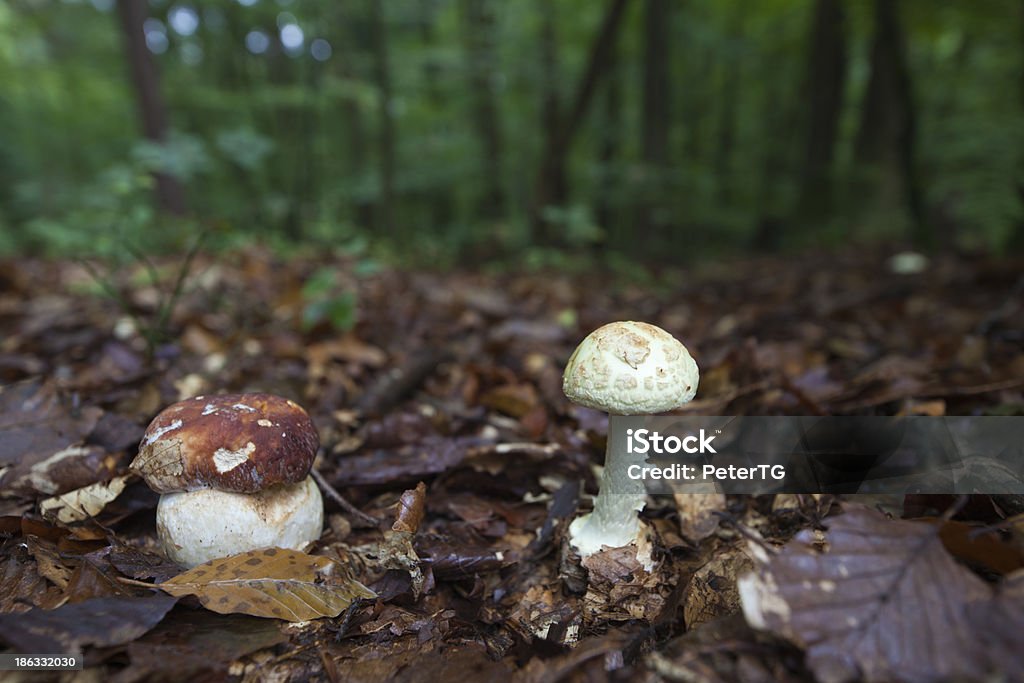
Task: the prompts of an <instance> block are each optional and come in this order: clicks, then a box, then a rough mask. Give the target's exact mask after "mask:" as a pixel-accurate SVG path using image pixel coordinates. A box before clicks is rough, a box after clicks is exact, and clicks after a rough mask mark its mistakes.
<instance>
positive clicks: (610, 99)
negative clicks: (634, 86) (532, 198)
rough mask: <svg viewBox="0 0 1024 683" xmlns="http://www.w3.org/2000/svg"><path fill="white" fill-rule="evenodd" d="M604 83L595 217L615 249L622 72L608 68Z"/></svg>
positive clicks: (618, 237)
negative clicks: (599, 172) (598, 185)
mask: <svg viewBox="0 0 1024 683" xmlns="http://www.w3.org/2000/svg"><path fill="white" fill-rule="evenodd" d="M613 61H614V60H613ZM607 81H608V82H607V84H606V86H605V92H604V102H603V104H604V107H603V109H604V112H603V121H602V122H601V141H600V149H599V151H598V155H599V159H600V164H601V183H600V188H601V190H600V192H599V194H598V197H597V209H596V212H595V214H596V218H597V224H598V225H599V226H601V229H602V230H604V232H605V234H606V235H608V244H609V245H610V246H612V247H613V248H618V247H621V246H622V244H623V243H624V240H623V237H624V236H623V235H621V234H620V230H621V227H622V226H621V219H620V212H619V211H618V209H619V208H620V207H621V203H620V201H619V197H620V196H621V191H620V189H619V184H620V180H619V179H620V177H621V174H619V173H618V172H617V170H616V164H617V162H618V159H619V154H620V150H621V149H622V129H623V117H622V105H623V100H622V69H621V68H619V67H618V66H614V67H612V69H611V71H610V72H609V74H608V78H607ZM629 232H632V231H629Z"/></svg>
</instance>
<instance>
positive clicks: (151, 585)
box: [116, 576, 160, 589]
mask: <svg viewBox="0 0 1024 683" xmlns="http://www.w3.org/2000/svg"><path fill="white" fill-rule="evenodd" d="M116 578H117V580H118V581H119V582H121V583H126V584H128V585H129V586H139V587H140V588H151V589H159V588H160V584H159V583H146V582H145V581H136V580H135V579H129V578H128V577H126V576H118V577H116Z"/></svg>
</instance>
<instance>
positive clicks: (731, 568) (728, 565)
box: [683, 546, 752, 629]
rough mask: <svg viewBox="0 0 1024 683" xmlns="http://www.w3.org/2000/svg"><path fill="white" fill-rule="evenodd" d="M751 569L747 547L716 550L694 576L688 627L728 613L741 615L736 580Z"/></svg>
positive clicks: (689, 588) (688, 595)
mask: <svg viewBox="0 0 1024 683" xmlns="http://www.w3.org/2000/svg"><path fill="white" fill-rule="evenodd" d="M751 568H752V563H751V561H750V558H749V557H747V554H746V553H745V552H744V550H743V548H740V547H735V546H733V547H728V548H723V549H722V550H721V551H718V552H716V553H715V554H714V555H713V556H712V558H711V560H710V561H708V563H707V564H705V565H703V566H702V567H701V568H700V569H698V570H697V571H696V572H695V573H694V575H693V576H692V577H690V584H689V585H688V586H687V589H686V602H685V607H684V609H683V614H684V616H685V619H686V628H687V629H693V628H696V627H697V626H699V625H700V624H703V623H705V622H708V621H711V620H713V619H717V618H719V617H721V616H724V615H726V614H738V613H739V611H740V596H739V591H738V590H737V588H736V579H737V577H739V576H741V575H742V574H744V573H746V572H747V571H749V570H750V569H751Z"/></svg>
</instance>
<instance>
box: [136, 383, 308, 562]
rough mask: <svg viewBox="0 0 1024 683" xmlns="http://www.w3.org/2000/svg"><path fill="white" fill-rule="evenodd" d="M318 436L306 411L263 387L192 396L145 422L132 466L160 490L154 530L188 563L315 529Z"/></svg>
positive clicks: (302, 542) (283, 543) (300, 537)
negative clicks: (259, 390)
mask: <svg viewBox="0 0 1024 683" xmlns="http://www.w3.org/2000/svg"><path fill="white" fill-rule="evenodd" d="M319 446H320V437H319V435H318V434H317V431H316V428H315V427H314V426H313V421H312V420H310V418H309V415H308V414H307V413H306V411H305V410H303V409H302V408H301V407H300V406H299V405H298V404H296V403H294V402H293V401H289V400H287V399H284V398H281V397H279V396H273V395H271V394H259V393H256V394H229V395H222V396H206V397H204V396H196V397H194V398H190V399H187V400H184V401H181V402H179V403H175V404H173V405H171V406H169V407H168V408H166V409H165V410H164V411H162V412H161V413H160V414H159V415H157V416H156V418H154V419H153V422H152V423H150V425H149V428H148V429H147V430H146V433H145V435H144V436H143V438H142V443H141V444H140V445H139V454H138V456H136V458H135V460H133V461H132V464H131V466H130V467H131V469H132V470H133V471H135V472H136V473H137V474H139V475H140V476H142V478H143V479H145V480H146V483H147V484H148V485H149V487H150V488H151V489H153V490H154V491H157V492H158V493H160V494H161V496H160V502H159V504H158V505H157V513H156V528H157V536H158V538H159V540H160V543H161V545H162V546H163V549H164V552H165V553H166V554H167V556H168V557H169V558H170V559H172V560H174V561H175V562H177V563H179V564H182V565H185V566H188V567H193V566H195V565H198V564H202V563H203V562H207V561H209V560H212V559H215V558H218V557H226V556H229V555H235V554H237V553H241V552H245V551H247V550H254V549H257V548H263V547H268V546H276V547H281V548H291V549H295V550H301V549H302V548H304V547H305V546H306V545H308V544H309V543H311V542H312V541H315V540H317V539H318V538H320V534H321V532H322V530H323V515H324V512H323V501H322V499H321V498H320V491H319V489H317V486H316V483H315V482H314V481H313V479H312V477H310V476H309V470H310V467H311V466H312V465H313V459H314V458H315V457H316V452H317V449H318V448H319Z"/></svg>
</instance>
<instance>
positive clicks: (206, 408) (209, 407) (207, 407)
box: [202, 403, 217, 415]
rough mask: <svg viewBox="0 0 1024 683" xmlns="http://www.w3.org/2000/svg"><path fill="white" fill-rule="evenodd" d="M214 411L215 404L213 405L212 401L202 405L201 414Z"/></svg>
mask: <svg viewBox="0 0 1024 683" xmlns="http://www.w3.org/2000/svg"><path fill="white" fill-rule="evenodd" d="M216 412H217V406H215V405H213V404H212V403H207V404H206V405H205V406H203V412H202V414H203V415H212V414H213V413H216Z"/></svg>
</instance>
